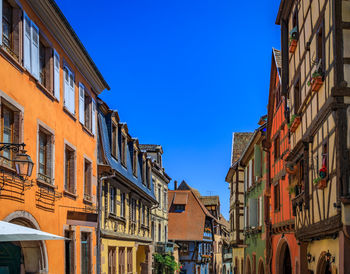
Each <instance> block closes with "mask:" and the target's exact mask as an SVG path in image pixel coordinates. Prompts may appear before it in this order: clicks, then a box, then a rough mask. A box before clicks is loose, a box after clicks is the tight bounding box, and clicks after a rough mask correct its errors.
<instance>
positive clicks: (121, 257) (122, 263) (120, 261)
mask: <svg viewBox="0 0 350 274" xmlns="http://www.w3.org/2000/svg"><path fill="white" fill-rule="evenodd" d="M118 270H119V271H118V273H125V248H124V247H119V252H118Z"/></svg>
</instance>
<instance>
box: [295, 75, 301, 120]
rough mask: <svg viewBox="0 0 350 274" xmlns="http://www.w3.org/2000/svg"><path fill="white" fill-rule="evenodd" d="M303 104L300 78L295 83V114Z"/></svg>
mask: <svg viewBox="0 0 350 274" xmlns="http://www.w3.org/2000/svg"><path fill="white" fill-rule="evenodd" d="M300 106H301V91H300V78H299V79H298V80H297V81H296V83H295V84H294V114H297V113H298V111H299V108H300Z"/></svg>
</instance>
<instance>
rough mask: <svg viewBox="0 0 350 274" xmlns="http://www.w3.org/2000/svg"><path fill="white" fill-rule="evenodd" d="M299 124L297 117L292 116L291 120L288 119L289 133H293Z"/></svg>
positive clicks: (299, 120) (298, 117) (299, 118)
mask: <svg viewBox="0 0 350 274" xmlns="http://www.w3.org/2000/svg"><path fill="white" fill-rule="evenodd" d="M300 122H301V117H300V116H299V115H293V116H292V119H290V122H289V124H288V127H289V129H290V131H291V132H295V131H296V130H297V128H298V126H299V124H300Z"/></svg>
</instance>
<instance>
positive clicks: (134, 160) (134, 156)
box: [132, 146, 139, 177]
mask: <svg viewBox="0 0 350 274" xmlns="http://www.w3.org/2000/svg"><path fill="white" fill-rule="evenodd" d="M138 154H139V152H138V150H137V148H136V147H135V146H134V153H133V155H132V171H133V174H134V176H135V177H137V159H138Z"/></svg>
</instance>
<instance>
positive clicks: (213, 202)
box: [199, 196, 220, 206]
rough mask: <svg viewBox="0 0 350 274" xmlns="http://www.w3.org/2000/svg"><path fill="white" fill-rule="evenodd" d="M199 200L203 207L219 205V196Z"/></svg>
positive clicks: (201, 197)
mask: <svg viewBox="0 0 350 274" xmlns="http://www.w3.org/2000/svg"><path fill="white" fill-rule="evenodd" d="M199 200H201V202H202V203H203V205H205V206H209V205H220V198H219V196H200V197H199Z"/></svg>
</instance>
